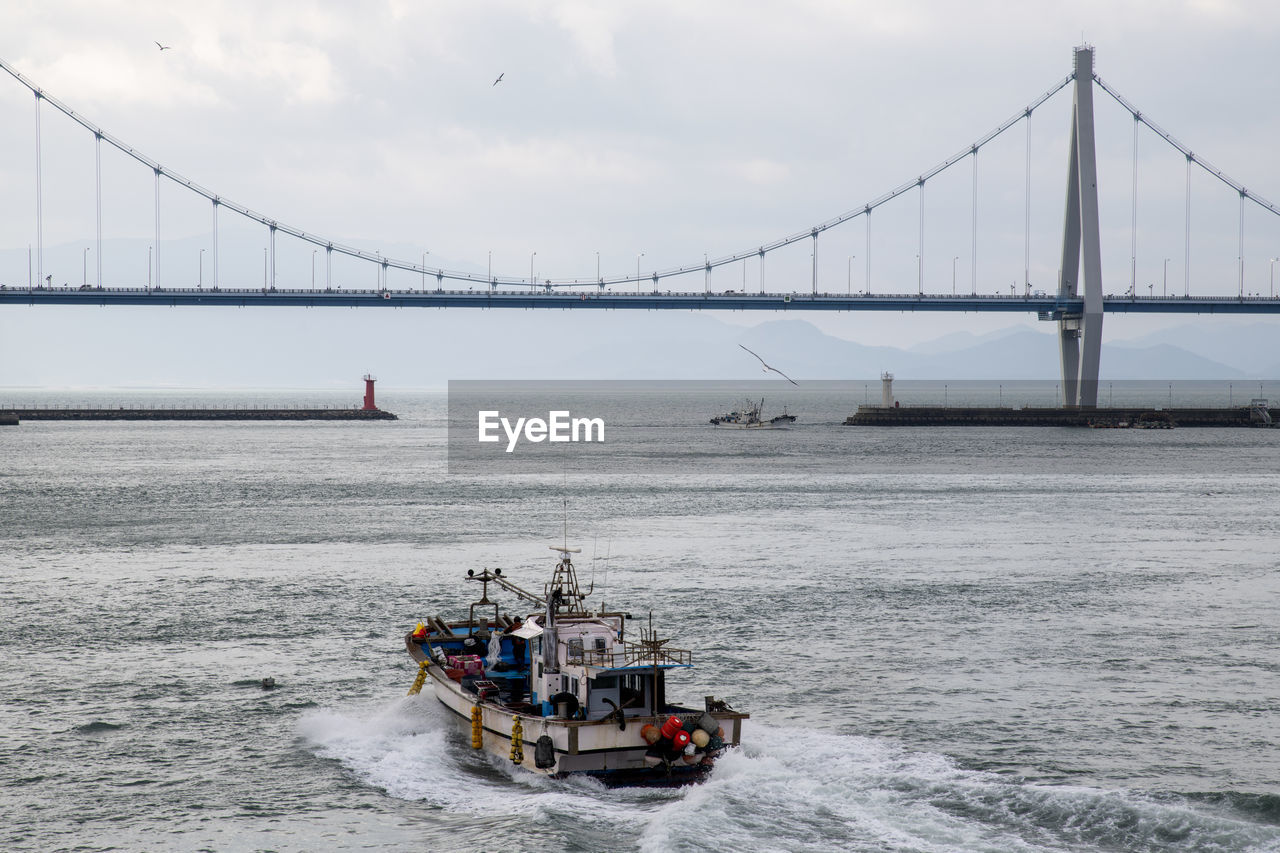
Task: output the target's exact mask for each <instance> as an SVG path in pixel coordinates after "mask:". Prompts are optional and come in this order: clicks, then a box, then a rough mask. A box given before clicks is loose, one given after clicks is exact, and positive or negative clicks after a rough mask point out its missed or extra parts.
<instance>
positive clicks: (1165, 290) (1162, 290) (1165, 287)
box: [1160, 258, 1169, 296]
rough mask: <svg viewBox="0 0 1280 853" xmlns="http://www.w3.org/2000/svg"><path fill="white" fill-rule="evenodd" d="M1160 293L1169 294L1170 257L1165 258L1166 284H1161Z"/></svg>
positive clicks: (1162, 294)
mask: <svg viewBox="0 0 1280 853" xmlns="http://www.w3.org/2000/svg"><path fill="white" fill-rule="evenodd" d="M1160 295H1161V296H1168V295H1169V259H1168V258H1165V259H1164V284H1162V285H1160Z"/></svg>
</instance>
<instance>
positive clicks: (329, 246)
mask: <svg viewBox="0 0 1280 853" xmlns="http://www.w3.org/2000/svg"><path fill="white" fill-rule="evenodd" d="M0 69H3V70H4V71H5V72H7V73H8V74H9V75H10V76H12V77H13V78H14V79H16V80H17V81H18V82H20V83H21V84H22V85H24V86H26V87H27V88H28V89H30V90H31V91H32V92H33V93H34V94H35V95H36V98H37V100H40V99H43V100H46V101H48V102H49V103H50V104H51V105H53V106H54V107H55V108H56V109H57V110H59V111H60V112H62V113H63V114H64V115H66V116H67V117H68V118H70V119H72V120H73V121H75V122H76V123H77V124H80V125H81V126H82V127H84V128H85V129H87V130H89V131H90V132H92V133H95V134H97V135H98V136H99V137H101V138H102V139H105V140H106V141H107V142H109V143H110V144H111V145H113V146H114V147H115V148H116V149H118V150H119V151H121V152H122V153H124V154H126V155H127V156H129V157H132V158H133V159H134V160H137V161H138V162H139V163H142V164H143V165H145V166H147V167H149V168H151V169H152V170H154V172H155V173H156V175H157V177H159V176H161V175H163V176H164V177H166V178H168V179H169V180H171V181H174V182H175V183H179V184H182V185H183V186H185V187H186V188H187V189H189V190H190V191H192V192H194V193H196V194H197V195H201V196H204V197H205V198H206V199H208V200H209V201H211V202H214V203H216V204H219V205H225V206H226V207H228V208H230V209H231V210H233V211H235V212H236V213H239V214H240V215H241V216H244V217H246V218H248V219H251V220H253V221H255V222H258V223H260V224H262V225H266V226H267V227H268V228H272V229H279V230H281V231H283V232H285V233H286V234H289V235H290V236H292V237H296V238H298V239H299V240H303V241H305V242H308V243H312V244H314V245H316V246H320V247H323V248H325V249H326V250H328V251H329V252H334V251H336V252H339V253H341V254H344V255H348V256H350V257H353V258H359V259H361V260H366V261H370V262H371V263H374V264H377V265H378V266H380V267H382V269H383V270H384V271H385V269H386V268H387V267H394V268H395V269H399V270H405V271H408V272H414V273H419V274H423V273H426V272H432V273H433V274H434V275H435V276H436V278H437V279H438V280H439V279H445V278H448V279H450V280H452V281H467V282H484V283H485V284H486V285H488V284H489V282H490V279H489V278H488V277H487V276H486V275H483V274H478V273H468V272H460V271H456V270H445V269H442V268H428V267H425V266H423V265H422V264H418V263H413V262H411V261H398V260H393V259H390V258H384V257H382V256H381V255H379V254H377V253H375V252H369V251H365V250H363V249H358V248H356V247H354V246H349V245H344V244H340V243H335V242H333V241H331V240H328V239H326V238H324V237H322V236H320V235H318V234H313V233H311V232H309V231H304V230H302V229H300V228H296V227H294V226H291V225H287V224H285V223H282V222H278V221H275V220H272V219H269V218H268V217H266V216H264V215H262V214H260V213H257V212H255V211H253V210H251V209H250V208H248V207H245V206H244V205H241V204H237V203H235V202H233V201H230V200H228V199H225V198H222V197H220V196H218V195H217V194H215V193H213V192H212V191H210V190H208V189H206V188H205V187H203V186H201V185H200V184H197V183H196V182H194V181H192V180H190V179H189V178H186V177H184V176H183V175H181V174H179V173H178V172H175V171H173V170H171V169H168V168H166V167H165V166H162V165H160V164H159V163H158V162H156V161H155V160H152V159H151V158H150V157H147V156H146V155H145V154H143V153H142V152H140V151H137V150H135V149H134V148H132V147H131V146H129V145H127V144H126V143H125V142H124V141H123V140H121V139H118V138H117V137H115V136H112V135H111V134H109V133H107V132H106V131H104V130H102V128H100V127H98V126H96V125H94V124H93V123H92V122H90V121H88V120H87V119H85V118H84V117H83V116H81V115H80V114H79V113H77V112H76V111H75V110H72V109H71V108H70V107H68V106H66V105H65V104H63V103H62V102H61V101H59V100H57V99H56V98H53V97H50V96H49V95H46V94H45V93H44V92H43V91H42V90H41V89H40V88H39V87H38V86H36V85H35V83H33V82H32V81H31V80H29V79H27V78H26V77H25V76H23V75H22V74H21V73H20V72H19V71H18V70H17V69H15V68H14V67H13V66H11V65H9V64H8V63H7V62H5V61H4V60H3V59H0ZM1074 79H1075V73H1074V72H1073V73H1072V74H1070V75H1068V76H1067V77H1064V78H1063V79H1062V80H1060V81H1059V82H1058V83H1056V84H1055V85H1054V86H1053V87H1052V88H1050V89H1049V90H1048V91H1046V92H1045V93H1044V94H1042V95H1040V97H1038V98H1036V99H1035V100H1034V101H1032V102H1031V103H1030V104H1028V105H1027V106H1025V107H1024V108H1022V109H1021V110H1019V111H1018V112H1017V114H1016V115H1014V116H1013V117H1011V118H1010V119H1008V120H1007V121H1005V122H1003V123H1002V124H1000V125H999V126H998V127H996V128H995V129H993V130H991V131H989V132H988V133H987V134H986V135H984V136H982V137H980V138H979V139H978V140H977V141H976V142H975V143H973V144H972V145H969V146H966V147H965V148H964V150H963V151H961V152H959V153H957V154H955V155H954V156H952V157H949V158H948V159H946V160H944V161H942V162H941V163H939V164H937V165H936V166H934V167H933V168H931V169H929V170H928V171H926V172H924V173H922V174H921V175H920V176H918V177H917V178H915V179H913V180H911V181H909V182H907V183H905V184H902V185H901V186H899V187H896V188H894V189H892V190H890V191H889V192H887V193H884V194H883V195H880V196H878V197H877V198H875V199H873V200H871V201H870V202H867V203H866V204H864V205H862V206H861V207H859V208H856V209H854V210H851V211H848V212H846V213H843V214H841V215H840V216H836V217H834V218H832V219H828V220H826V221H824V222H821V223H819V224H817V225H815V226H813V227H812V228H809V229H806V230H804V231H799V232H796V233H795V234H791V235H789V236H787V237H783V238H780V239H778V240H774V241H773V242H770V243H765V244H764V245H762V246H760V247H758V248H754V249H751V250H749V251H742V252H735V253H734V254H731V255H725V256H722V257H719V258H715V259H712V260H709V261H706V262H705V263H702V264H690V265H687V266H681V267H673V268H668V269H665V270H655V271H654V272H653V273H650V274H647V275H644V276H641V275H640V274H638V273H637V275H636V276H635V277H632V276H629V275H622V276H617V277H614V278H606V279H603V280H602V283H603V284H605V285H610V284H627V283H631V282H635V283H637V284H639V282H640V280H641V279H642V278H644V279H648V278H651V279H653V281H654V282H655V284H656V282H657V281H658V280H659V279H663V278H670V277H674V276H679V275H684V274H686V273H690V272H693V271H695V270H698V269H702V268H704V267H706V266H708V265H709V266H711V267H718V266H724V265H725V264H731V263H736V262H738V261H740V260H742V259H744V258H746V257H749V256H750V255H755V254H763V253H767V252H771V251H773V250H775V249H781V248H783V247H785V246H790V245H792V244H793V243H797V242H799V241H801V240H803V239H805V238H806V237H812V236H813V235H814V234H821V233H822V232H824V231H827V230H830V229H831V228H835V227H836V226H838V225H842V224H843V223H845V222H848V221H849V220H851V219H855V218H857V217H859V216H865V215H868V214H870V213H871V211H872V210H874V209H875V208H877V207H879V206H881V205H882V204H886V203H888V202H890V201H892V200H893V199H895V198H897V197H898V196H900V195H902V194H903V193H905V192H907V191H909V190H911V189H912V188H915V187H917V186H920V185H921V184H922V183H923V182H924V181H927V180H929V179H930V178H932V177H934V176H935V175H938V174H940V173H942V172H944V171H945V170H947V169H949V168H950V167H951V166H954V165H955V164H956V163H958V162H959V161H960V160H963V159H964V158H965V157H968V156H971V155H976V153H977V151H978V150H979V149H980V148H982V146H984V145H986V144H987V143H989V142H991V141H993V140H994V139H996V138H997V137H999V136H1000V135H1002V134H1003V133H1004V132H1005V131H1007V130H1008V129H1009V128H1010V127H1012V126H1013V125H1015V124H1016V123H1017V122H1019V121H1021V120H1022V119H1023V118H1025V117H1026V116H1027V115H1029V114H1030V113H1031V112H1032V111H1033V110H1035V109H1037V108H1038V107H1039V106H1040V105H1042V104H1043V103H1044V102H1045V101H1047V100H1049V98H1051V97H1053V96H1054V95H1055V94H1057V93H1058V92H1059V91H1061V90H1062V89H1063V88H1064V87H1065V86H1066V85H1067V84H1068V83H1070V82H1071V81H1072V80H1074ZM1099 82H1101V81H1099ZM1113 97H1114V95H1113ZM1220 177H1221V175H1220ZM1268 206H1269V205H1268ZM1272 209H1273V210H1274V208H1272ZM1277 212H1280V211H1277ZM157 230H158V229H157ZM157 248H158V247H157ZM523 280H524V279H523V278H522V277H513V276H506V277H495V278H494V279H492V281H494V282H499V283H512V284H514V283H521V282H523ZM548 283H549V284H550V286H552V287H573V286H577V285H581V284H585V283H588V282H584V281H579V280H577V279H573V280H568V279H559V280H551V281H549V282H548ZM590 283H595V282H590Z"/></svg>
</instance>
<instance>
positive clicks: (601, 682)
mask: <svg viewBox="0 0 1280 853" xmlns="http://www.w3.org/2000/svg"><path fill="white" fill-rule="evenodd" d="M587 685H588V686H589V687H590V688H591V689H592V690H612V689H613V688H615V687H617V686H618V677H617V676H616V675H601V676H600V677H598V678H592V679H590V680H589V681H587Z"/></svg>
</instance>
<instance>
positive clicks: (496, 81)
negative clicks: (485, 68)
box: [489, 71, 507, 89]
mask: <svg viewBox="0 0 1280 853" xmlns="http://www.w3.org/2000/svg"><path fill="white" fill-rule="evenodd" d="M506 73H507V72H505V71H503V72H502V74H499V75H498V79H497V80H494V81H493V86H496V85H498V84H499V83H501V82H502V77H503V75H504V74H506ZM493 86H490V87H489V88H490V89H492V88H493Z"/></svg>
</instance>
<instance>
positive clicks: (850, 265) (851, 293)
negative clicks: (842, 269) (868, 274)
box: [846, 255, 858, 296]
mask: <svg viewBox="0 0 1280 853" xmlns="http://www.w3.org/2000/svg"><path fill="white" fill-rule="evenodd" d="M856 257H858V256H857V255H850V256H849V263H848V264H846V266H847V267H848V268H849V295H850V296H853V259H854V258H856Z"/></svg>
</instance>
